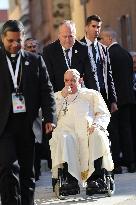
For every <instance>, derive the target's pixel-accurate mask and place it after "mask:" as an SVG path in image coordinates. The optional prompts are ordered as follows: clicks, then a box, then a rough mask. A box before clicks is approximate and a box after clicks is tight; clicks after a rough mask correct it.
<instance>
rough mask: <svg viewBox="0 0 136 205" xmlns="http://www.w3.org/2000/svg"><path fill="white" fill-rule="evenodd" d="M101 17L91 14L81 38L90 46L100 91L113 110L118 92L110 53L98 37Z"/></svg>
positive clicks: (115, 108)
mask: <svg viewBox="0 0 136 205" xmlns="http://www.w3.org/2000/svg"><path fill="white" fill-rule="evenodd" d="M101 24H102V21H101V18H100V17H99V16H97V15H92V16H89V17H88V18H87V20H86V26H85V31H86V34H85V37H83V38H82V39H81V42H84V43H85V44H86V45H87V46H88V52H89V55H90V59H91V63H92V66H93V70H94V71H95V74H96V76H97V78H98V82H99V91H100V92H101V94H102V96H103V98H104V100H105V101H106V103H107V104H108V107H109V109H110V111H111V112H114V111H116V110H117V106H116V100H117V99H116V92H115V87H114V82H113V77H112V72H111V66H110V60H109V54H108V51H107V49H106V47H104V46H103V45H102V44H101V43H99V42H98V41H97V38H98V36H99V34H100V30H101Z"/></svg>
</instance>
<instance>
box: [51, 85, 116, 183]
mask: <svg viewBox="0 0 136 205" xmlns="http://www.w3.org/2000/svg"><path fill="white" fill-rule="evenodd" d="M55 97H56V104H57V115H58V122H57V127H56V128H55V129H54V131H53V133H52V138H51V140H50V141H49V143H50V149H51V158H52V177H53V178H57V177H58V168H59V167H62V164H63V163H65V162H67V163H68V171H69V173H70V174H71V175H72V176H74V177H75V178H76V179H77V180H78V181H80V182H81V183H82V182H85V181H86V180H87V179H88V178H89V177H90V176H91V174H92V173H93V172H94V160H96V159H98V158H100V157H103V163H102V167H103V168H105V169H106V170H107V171H112V170H113V168H114V164H113V161H112V157H111V153H110V148H109V139H108V137H107V135H108V132H107V130H106V129H107V126H108V124H109V121H110V113H109V111H108V108H107V106H106V104H105V102H104V100H103V98H102V96H101V94H100V93H99V92H97V91H95V90H91V89H86V88H81V89H80V90H79V91H78V92H77V93H76V94H71V95H69V96H68V97H67V98H64V97H62V95H61V92H60V91H59V92H57V93H55ZM92 124H96V125H97V126H98V128H96V129H95V130H94V132H93V133H92V134H89V133H88V129H87V128H88V126H89V127H91V125H92Z"/></svg>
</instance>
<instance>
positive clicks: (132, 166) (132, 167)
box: [127, 163, 136, 173]
mask: <svg viewBox="0 0 136 205" xmlns="http://www.w3.org/2000/svg"><path fill="white" fill-rule="evenodd" d="M127 168H128V172H129V173H134V172H136V165H135V163H131V164H130V165H129V166H127Z"/></svg>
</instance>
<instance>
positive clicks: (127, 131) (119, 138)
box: [100, 28, 135, 172]
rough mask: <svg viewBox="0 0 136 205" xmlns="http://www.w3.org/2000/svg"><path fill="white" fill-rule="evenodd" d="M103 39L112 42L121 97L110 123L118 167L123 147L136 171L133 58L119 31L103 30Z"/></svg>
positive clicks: (114, 68) (128, 162) (132, 169)
mask: <svg viewBox="0 0 136 205" xmlns="http://www.w3.org/2000/svg"><path fill="white" fill-rule="evenodd" d="M100 39H101V43H103V44H104V45H106V46H108V51H109V56H110V61H111V69H112V75H113V79H114V83H115V88H116V92H117V99H118V101H117V104H118V111H117V112H116V113H114V114H113V115H112V118H111V123H110V127H109V128H110V129H109V131H110V138H111V145H112V146H111V148H112V154H113V160H114V163H115V168H116V169H117V167H118V166H119V165H120V151H121V152H122V154H123V159H124V162H125V165H126V166H127V167H128V171H129V172H134V171H135V164H134V161H135V160H134V148H133V140H132V130H131V124H130V122H131V119H130V110H131V107H132V104H133V103H134V93H133V80H132V78H133V59H132V57H131V55H130V54H129V52H128V51H127V50H125V49H124V48H122V47H121V46H120V45H119V44H118V43H117V33H116V32H115V31H114V30H113V29H111V28H107V29H104V30H103V31H102V32H101V34H100ZM115 171H116V170H115ZM117 171H118V170H117Z"/></svg>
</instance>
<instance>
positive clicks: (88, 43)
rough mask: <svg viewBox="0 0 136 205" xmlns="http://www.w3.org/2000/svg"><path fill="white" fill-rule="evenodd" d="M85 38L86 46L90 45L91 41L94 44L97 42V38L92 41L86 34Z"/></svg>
mask: <svg viewBox="0 0 136 205" xmlns="http://www.w3.org/2000/svg"><path fill="white" fill-rule="evenodd" d="M85 40H86V43H87V46H90V45H91V44H92V43H94V46H96V45H97V43H98V41H97V39H95V40H94V42H92V41H90V40H89V39H88V38H87V37H86V36H85Z"/></svg>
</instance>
